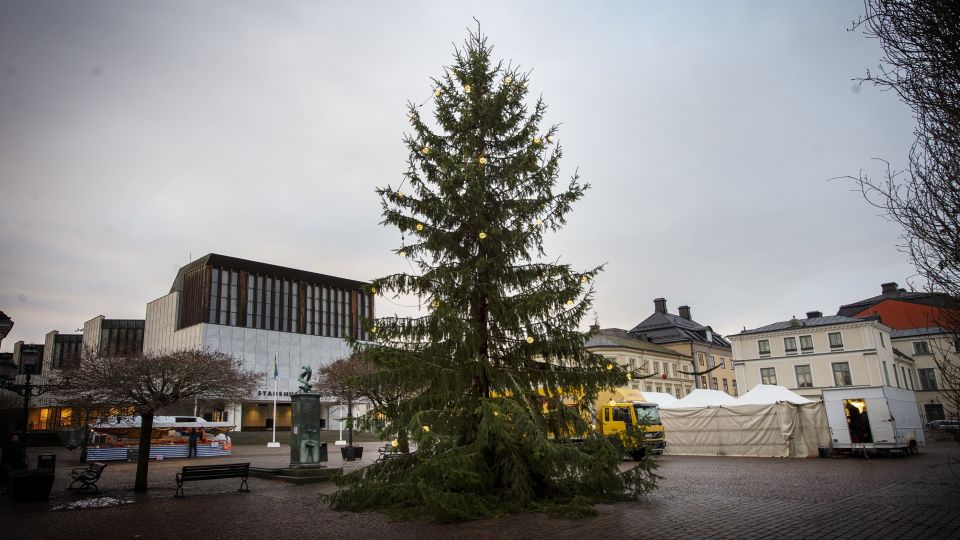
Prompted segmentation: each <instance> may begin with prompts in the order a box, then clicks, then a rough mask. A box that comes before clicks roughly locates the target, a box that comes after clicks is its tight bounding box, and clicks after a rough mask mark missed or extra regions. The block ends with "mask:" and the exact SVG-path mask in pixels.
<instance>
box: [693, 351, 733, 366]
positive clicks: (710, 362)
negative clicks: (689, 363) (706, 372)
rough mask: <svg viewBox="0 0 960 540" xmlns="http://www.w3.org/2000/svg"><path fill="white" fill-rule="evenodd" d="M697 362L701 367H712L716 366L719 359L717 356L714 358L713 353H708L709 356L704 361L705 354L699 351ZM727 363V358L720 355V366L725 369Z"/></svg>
mask: <svg viewBox="0 0 960 540" xmlns="http://www.w3.org/2000/svg"><path fill="white" fill-rule="evenodd" d="M697 363H698V364H700V367H707V368H712V367H714V366H716V365H717V360H716V358H714V357H713V355H712V354H711V355H708V356H707V357H706V361H704V354H703V353H697ZM726 364H727V359H726V358H724V357H722V356H721V357H720V368H721V369H725V368H726V367H727V365H726Z"/></svg>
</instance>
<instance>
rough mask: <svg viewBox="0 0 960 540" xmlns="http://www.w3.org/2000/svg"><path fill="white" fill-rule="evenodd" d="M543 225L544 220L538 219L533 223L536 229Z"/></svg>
mask: <svg viewBox="0 0 960 540" xmlns="http://www.w3.org/2000/svg"><path fill="white" fill-rule="evenodd" d="M541 225H543V220H542V219H540V218H537V219H536V220H535V221H534V222H533V226H534V227H539V226H541Z"/></svg>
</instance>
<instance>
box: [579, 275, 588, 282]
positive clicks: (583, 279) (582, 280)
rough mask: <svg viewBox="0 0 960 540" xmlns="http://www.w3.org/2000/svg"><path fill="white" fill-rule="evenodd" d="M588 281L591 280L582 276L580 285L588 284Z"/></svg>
mask: <svg viewBox="0 0 960 540" xmlns="http://www.w3.org/2000/svg"><path fill="white" fill-rule="evenodd" d="M588 281H590V278H588V277H587V276H580V283H586V282H588Z"/></svg>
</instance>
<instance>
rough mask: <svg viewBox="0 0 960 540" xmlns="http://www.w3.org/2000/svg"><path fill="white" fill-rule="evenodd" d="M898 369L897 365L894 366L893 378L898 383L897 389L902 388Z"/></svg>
mask: <svg viewBox="0 0 960 540" xmlns="http://www.w3.org/2000/svg"><path fill="white" fill-rule="evenodd" d="M897 367H898V366H897V365H896V364H894V365H893V378H894V381H895V382H896V383H897V388H900V387H901V386H900V370H898V369H897Z"/></svg>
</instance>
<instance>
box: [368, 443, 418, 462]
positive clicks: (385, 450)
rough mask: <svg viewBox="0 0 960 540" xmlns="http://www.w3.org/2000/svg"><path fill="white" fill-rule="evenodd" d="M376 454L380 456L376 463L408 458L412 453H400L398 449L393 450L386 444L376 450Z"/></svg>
mask: <svg viewBox="0 0 960 540" xmlns="http://www.w3.org/2000/svg"><path fill="white" fill-rule="evenodd" d="M377 452H379V453H380V456H379V457H378V458H377V461H387V460H390V459H395V458H399V457H403V456H409V455H411V454H413V452H402V451H401V450H400V449H399V448H394V446H393V445H392V444H390V443H387V444H385V445H383V446H382V447H380V448H377Z"/></svg>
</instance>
